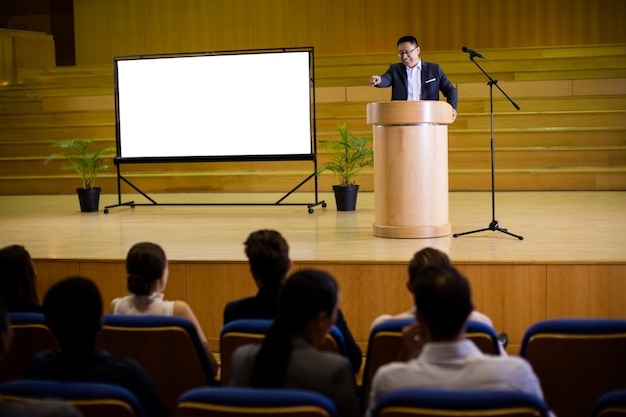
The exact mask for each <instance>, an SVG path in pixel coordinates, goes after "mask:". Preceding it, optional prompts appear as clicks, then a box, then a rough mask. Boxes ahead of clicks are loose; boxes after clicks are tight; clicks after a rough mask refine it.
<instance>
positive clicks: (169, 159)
mask: <svg viewBox="0 0 626 417" xmlns="http://www.w3.org/2000/svg"><path fill="white" fill-rule="evenodd" d="M292 52H299V53H303V52H304V53H306V54H307V55H308V67H309V68H308V84H309V86H308V90H309V96H308V102H309V115H308V121H309V132H308V135H309V138H308V139H309V144H308V147H309V150H310V151H309V152H298V153H280V154H264V153H256V154H216V155H212V154H205V155H170V156H153V155H148V156H136V155H133V156H130V157H129V156H126V157H125V156H123V150H124V146H125V144H124V143H123V138H122V127H123V126H122V122H121V120H120V88H119V72H118V63H120V62H125V61H130V60H144V59H161V58H166V59H175V58H194V57H214V56H215V57H222V56H238V57H239V56H245V55H251V54H255V55H257V54H268V53H272V54H283V53H292ZM113 64H114V68H113V70H114V82H115V94H114V97H115V119H116V120H115V129H116V148H117V152H116V157H115V158H114V160H113V162H114V164H115V165H116V169H117V189H118V193H117V194H118V203H117V204H115V205H111V206H107V207H105V209H104V212H105V213H108V212H109V209H110V208H113V207H118V206H130V207H131V208H134V207H135V206H142V205H148V206H152V205H306V206H308V211H309V213H312V212H313V207H315V206H317V205H322V207H326V202H325V201H320V200H319V199H318V181H317V180H318V178H317V139H316V137H317V130H316V113H315V76H314V48H313V47H285V48H266V49H249V50H225V51H204V52H186V53H163V54H137V55H123V56H114V57H113ZM250 161H275V162H280V161H311V162H312V163H313V171H312V173H311V174H310V175H309V176H308V177H307V178H305V179H304V180H303V181H302V182H300V183H299V184H298V185H296V186H295V187H294V188H293V189H291V190H290V191H288V192H287V193H286V194H285V195H284V196H283V197H282V198H281V199H279V200H278V201H276V202H274V203H175V204H172V203H157V202H156V201H155V200H154V199H152V198H151V197H149V196H148V195H147V194H146V193H144V192H143V191H141V189H139V188H138V187H137V186H135V185H134V184H132V183H131V182H130V181H129V180H128V179H127V178H125V177H124V176H123V175H122V173H121V169H120V166H121V165H124V164H154V163H159V164H163V163H181V162H182V163H195V162H250ZM310 179H314V183H315V184H314V185H315V187H314V195H315V201H314V202H313V203H291V204H290V203H284V202H283V200H285V199H286V198H287V197H288V196H290V195H291V194H292V193H293V192H295V191H297V190H298V189H299V188H300V187H301V186H302V185H304V184H305V183H306V182H308V181H309V180H310ZM122 182H124V183H126V184H127V185H129V186H130V187H131V188H132V189H134V190H135V191H137V192H138V193H140V194H141V195H143V196H144V197H145V198H146V199H148V200H149V201H150V203H145V204H140V203H135V202H134V201H129V202H124V203H123V202H122V196H121V185H122Z"/></svg>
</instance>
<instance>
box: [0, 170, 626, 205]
mask: <svg viewBox="0 0 626 417" xmlns="http://www.w3.org/2000/svg"><path fill="white" fill-rule="evenodd" d="M310 174H311V171H305V170H302V171H269V172H258V171H257V172H248V171H246V172H238V173H235V172H234V173H231V175H227V176H225V175H222V174H215V175H212V174H211V173H207V172H204V173H184V172H180V173H176V174H172V173H158V174H139V173H134V174H129V175H127V176H125V178H127V179H128V180H129V181H131V183H133V185H135V186H136V187H138V188H139V189H140V190H142V191H144V192H148V193H149V192H154V193H159V192H207V193H208V192H211V191H219V192H288V191H289V190H291V189H292V188H294V187H295V186H296V185H297V184H299V183H300V182H301V181H303V180H304V179H306V178H307V177H308V176H309V175H310ZM495 178H496V181H495V182H496V190H497V191H514V190H517V191H519V190H535V191H554V190H580V191H582V190H586V191H589V190H594V191H615V190H624V189H626V168H625V167H616V168H601V169H600V168H576V169H574V168H550V169H524V170H519V169H496V170H495ZM358 182H359V185H360V186H361V189H363V190H364V191H373V190H374V189H373V184H374V175H373V171H371V170H364V171H363V173H362V174H361V175H360V176H359V181H358ZM335 183H336V179H335V178H333V176H332V175H331V174H328V173H327V174H322V175H320V176H319V177H318V187H319V189H320V190H324V191H328V190H330V189H331V188H332V185H334V184H335ZM96 185H97V186H98V187H102V188H103V191H104V192H106V193H117V177H116V176H115V175H114V174H112V173H108V174H103V175H102V176H101V177H99V178H98V181H97V183H96ZM79 186H80V181H79V180H78V178H77V177H76V176H75V175H47V176H11V177H6V176H0V195H29V194H34V195H36V194H72V193H73V192H74V189H75V188H76V187H79ZM313 189H314V182H313V180H310V181H308V182H307V183H305V184H304V185H303V186H302V187H301V188H300V191H312V190H313ZM449 189H450V191H489V190H491V170H490V168H488V169H450V171H449ZM122 193H123V194H124V195H126V196H129V195H130V196H132V198H141V197H140V195H139V194H138V193H137V192H136V191H135V190H133V189H132V188H130V187H129V186H128V185H126V184H124V183H122Z"/></svg>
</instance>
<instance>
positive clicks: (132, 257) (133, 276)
mask: <svg viewBox="0 0 626 417" xmlns="http://www.w3.org/2000/svg"><path fill="white" fill-rule="evenodd" d="M126 273H127V276H126V286H127V288H128V291H129V292H130V293H131V294H130V295H127V296H125V297H120V298H116V299H114V300H113V302H112V303H111V306H110V308H109V313H110V314H127V315H156V316H176V317H183V318H186V319H188V320H189V321H191V322H192V323H193V324H194V326H195V327H196V330H197V331H198V336H199V337H200V340H201V341H202V343H203V345H204V347H205V349H206V351H207V354H208V356H209V361H210V362H211V369H213V372H214V373H217V370H218V368H219V365H218V363H217V361H216V360H215V357H214V356H213V354H212V353H211V349H209V343H208V341H207V338H206V336H205V335H204V332H203V331H202V327H201V326H200V322H198V319H197V318H196V315H195V314H194V313H193V311H192V310H191V307H189V304H187V303H186V302H185V301H182V300H174V301H166V300H164V294H163V291H165V287H166V285H167V278H168V276H169V269H168V266H167V258H166V257H165V252H164V251H163V249H162V248H161V246H159V245H157V244H156V243H151V242H140V243H137V244H135V245H133V247H132V248H130V250H129V251H128V255H127V256H126Z"/></svg>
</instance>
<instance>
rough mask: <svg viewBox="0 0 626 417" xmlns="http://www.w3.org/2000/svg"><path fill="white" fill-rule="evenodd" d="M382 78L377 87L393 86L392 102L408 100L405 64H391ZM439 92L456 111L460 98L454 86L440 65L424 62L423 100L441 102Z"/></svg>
mask: <svg viewBox="0 0 626 417" xmlns="http://www.w3.org/2000/svg"><path fill="white" fill-rule="evenodd" d="M380 78H381V81H380V84H378V85H377V86H376V87H379V88H385V87H390V86H391V99H392V100H406V99H407V98H408V86H407V82H408V80H407V76H406V66H405V65H404V64H403V63H398V64H391V65H390V66H389V69H388V70H387V72H385V73H384V74H383V75H381V77H380ZM439 91H441V92H442V93H443V95H444V97H446V99H447V101H448V104H450V105H451V106H452V107H454V109H455V110H456V107H457V105H458V103H459V98H458V95H457V92H456V88H454V85H452V83H451V82H450V80H448V78H447V77H446V74H444V72H443V70H442V69H441V67H440V66H439V64H434V63H432V62H424V61H422V100H439Z"/></svg>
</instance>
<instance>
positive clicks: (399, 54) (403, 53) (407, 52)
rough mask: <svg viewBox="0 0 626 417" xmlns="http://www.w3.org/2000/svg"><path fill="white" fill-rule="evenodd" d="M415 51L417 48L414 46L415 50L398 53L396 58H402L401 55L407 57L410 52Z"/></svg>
mask: <svg viewBox="0 0 626 417" xmlns="http://www.w3.org/2000/svg"><path fill="white" fill-rule="evenodd" d="M416 49H417V46H416V47H415V48H413V49H411V50H410V51H398V56H399V57H400V58H402V56H403V55H408V54H410V53H411V52H413V51H415V50H416Z"/></svg>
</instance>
